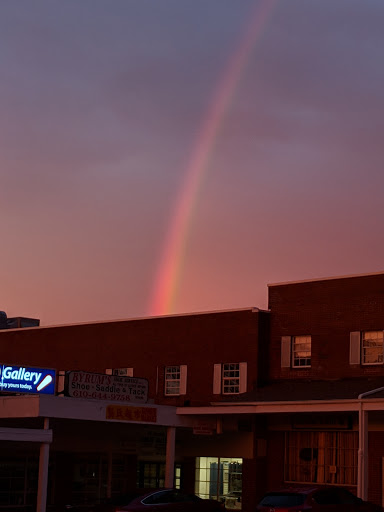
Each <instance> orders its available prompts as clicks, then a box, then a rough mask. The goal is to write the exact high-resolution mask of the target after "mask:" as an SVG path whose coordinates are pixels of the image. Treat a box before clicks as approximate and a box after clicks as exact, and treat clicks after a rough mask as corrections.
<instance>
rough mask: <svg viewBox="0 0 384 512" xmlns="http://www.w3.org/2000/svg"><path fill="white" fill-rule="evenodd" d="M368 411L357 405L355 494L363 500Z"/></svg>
mask: <svg viewBox="0 0 384 512" xmlns="http://www.w3.org/2000/svg"><path fill="white" fill-rule="evenodd" d="M367 461H368V413H367V411H364V409H363V403H362V402H361V401H360V407H359V452H358V467H357V496H358V497H359V498H361V499H363V500H366V499H367V497H368V464H367Z"/></svg>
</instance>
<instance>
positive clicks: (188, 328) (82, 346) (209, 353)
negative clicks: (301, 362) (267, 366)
mask: <svg viewBox="0 0 384 512" xmlns="http://www.w3.org/2000/svg"><path fill="white" fill-rule="evenodd" d="M268 318H269V315H268V313H257V312H253V311H252V310H243V311H229V312H221V313H220V312H219V313H207V314H194V315H186V316H170V317H160V318H148V319H139V320H130V321H123V322H107V323H93V324H83V325H74V326H62V327H49V328H48V327H44V328H36V329H20V330H14V331H2V332H0V353H1V359H0V360H1V361H2V362H5V363H7V364H15V365H16V364H17V365H23V364H24V365H28V366H37V367H43V368H44V367H47V368H56V369H57V370H85V371H91V372H104V371H105V369H106V368H125V367H133V368H134V376H136V377H144V378H147V379H148V381H149V395H150V398H155V394H156V388H157V389H158V394H157V397H156V399H157V401H158V402H161V403H163V404H169V405H184V402H185V401H186V400H189V401H190V404H191V405H199V404H206V403H208V402H210V401H212V400H215V401H216V400H219V399H220V395H213V394H212V386H213V365H214V364H215V363H238V362H243V361H246V362H248V372H247V375H248V378H247V380H248V389H251V388H252V387H253V385H254V384H255V383H256V381H257V366H258V332H259V329H260V326H259V323H260V321H261V322H262V325H264V324H265V322H266V320H267V319H268ZM183 364H186V365H188V378H187V395H185V396H181V397H164V367H165V366H169V365H183ZM262 364H263V365H264V362H263V363H262Z"/></svg>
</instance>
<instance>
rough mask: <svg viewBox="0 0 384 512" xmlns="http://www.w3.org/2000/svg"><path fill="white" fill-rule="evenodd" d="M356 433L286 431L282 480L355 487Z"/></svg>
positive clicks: (357, 439) (357, 441) (357, 442)
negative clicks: (283, 477) (283, 475)
mask: <svg viewBox="0 0 384 512" xmlns="http://www.w3.org/2000/svg"><path fill="white" fill-rule="evenodd" d="M358 444H359V438H358V432H337V431H334V432H309V431H306V432H295V431H292V432H287V433H286V441H285V471H284V473H285V481H286V482H299V483H321V484H338V485H356V482H357V451H358Z"/></svg>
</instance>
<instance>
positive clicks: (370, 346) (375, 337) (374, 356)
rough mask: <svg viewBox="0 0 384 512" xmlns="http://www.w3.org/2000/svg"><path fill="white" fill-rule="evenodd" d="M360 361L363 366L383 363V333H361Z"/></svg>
mask: <svg viewBox="0 0 384 512" xmlns="http://www.w3.org/2000/svg"><path fill="white" fill-rule="evenodd" d="M361 359H362V363H363V364H381V363H382V362H383V331H363V332H362V333H361Z"/></svg>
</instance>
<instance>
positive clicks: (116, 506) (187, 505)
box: [91, 489, 225, 512]
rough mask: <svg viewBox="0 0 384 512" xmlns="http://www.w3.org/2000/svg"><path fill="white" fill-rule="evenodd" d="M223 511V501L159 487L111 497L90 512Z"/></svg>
mask: <svg viewBox="0 0 384 512" xmlns="http://www.w3.org/2000/svg"><path fill="white" fill-rule="evenodd" d="M144 510H146V511H147V512H152V511H155V510H156V511H157V512H224V510H225V507H224V504H223V503H219V502H218V501H215V500H203V499H201V498H199V497H198V496H196V495H195V494H186V493H183V492H180V491H179V490H177V489H160V490H158V491H152V492H149V493H147V494H144V495H143V494H141V495H140V496H138V495H137V493H136V494H135V493H132V494H128V495H125V496H119V497H117V498H112V499H110V500H108V501H107V502H106V503H104V504H100V505H97V506H96V507H94V508H92V509H91V511H92V512H125V511H127V512H131V511H132V512H133V511H137V512H140V511H141V512H142V511H144Z"/></svg>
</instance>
